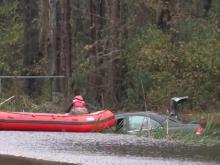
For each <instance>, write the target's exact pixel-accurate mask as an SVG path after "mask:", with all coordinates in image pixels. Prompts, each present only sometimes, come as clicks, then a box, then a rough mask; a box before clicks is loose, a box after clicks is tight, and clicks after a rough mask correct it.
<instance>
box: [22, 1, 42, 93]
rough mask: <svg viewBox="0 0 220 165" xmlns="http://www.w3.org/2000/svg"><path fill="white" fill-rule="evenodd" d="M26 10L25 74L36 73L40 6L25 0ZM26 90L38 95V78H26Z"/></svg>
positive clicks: (24, 9)
mask: <svg viewBox="0 0 220 165" xmlns="http://www.w3.org/2000/svg"><path fill="white" fill-rule="evenodd" d="M22 6H23V7H24V8H23V12H24V68H25V72H24V75H35V74H36V71H35V66H36V64H37V62H38V61H39V42H38V39H39V36H38V35H39V33H38V22H37V19H38V7H37V2H36V1H29V0H23V5H22ZM25 84H26V85H25V88H26V89H25V91H26V93H27V94H28V95H30V96H35V95H38V94H39V93H38V92H39V91H40V90H39V89H37V88H38V85H37V80H36V79H27V80H25Z"/></svg>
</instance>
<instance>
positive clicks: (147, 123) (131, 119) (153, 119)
mask: <svg viewBox="0 0 220 165" xmlns="http://www.w3.org/2000/svg"><path fill="white" fill-rule="evenodd" d="M115 118H116V124H115V127H114V131H115V132H120V133H132V134H136V133H139V132H146V131H157V130H161V129H167V128H168V130H169V132H186V133H188V132H193V133H195V134H197V135H200V134H202V132H203V128H202V127H201V125H200V124H191V123H189V124H185V123H182V122H181V121H179V120H178V119H176V118H175V117H170V116H166V115H162V114H158V113H155V112H149V111H147V112H132V113H122V114H116V115H115Z"/></svg>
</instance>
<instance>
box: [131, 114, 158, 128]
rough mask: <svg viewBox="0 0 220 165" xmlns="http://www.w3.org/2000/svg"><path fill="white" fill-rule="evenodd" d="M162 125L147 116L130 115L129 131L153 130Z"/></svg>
mask: <svg viewBox="0 0 220 165" xmlns="http://www.w3.org/2000/svg"><path fill="white" fill-rule="evenodd" d="M159 127H161V125H160V124H159V123H158V122H157V121H155V120H153V119H150V118H148V117H146V116H130V117H129V131H135V130H136V131H140V130H152V129H157V128H159Z"/></svg>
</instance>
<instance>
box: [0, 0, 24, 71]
mask: <svg viewBox="0 0 220 165" xmlns="http://www.w3.org/2000/svg"><path fill="white" fill-rule="evenodd" d="M22 28H23V25H22V18H21V15H20V14H19V0H15V1H5V0H3V1H1V3H0V38H1V40H0V54H1V56H0V59H1V60H0V61H1V62H0V73H1V74H5V73H7V74H13V73H15V72H18V70H19V69H21V67H19V66H21V62H22V61H21V59H22V58H21V51H22V46H23V44H22Z"/></svg>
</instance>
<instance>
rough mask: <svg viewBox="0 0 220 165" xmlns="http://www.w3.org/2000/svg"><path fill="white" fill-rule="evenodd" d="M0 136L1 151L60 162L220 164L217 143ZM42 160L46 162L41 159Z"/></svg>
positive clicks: (43, 134)
mask: <svg viewBox="0 0 220 165" xmlns="http://www.w3.org/2000/svg"><path fill="white" fill-rule="evenodd" d="M0 139H1V140H0V154H1V155H14V156H17V158H19V157H26V158H34V159H41V160H47V161H56V162H58V163H59V162H63V164H65V163H71V164H83V165H120V164H121V165H134V164H137V165H148V164H149V165H150V164H154V165H176V164H181V165H205V164H207V165H215V164H220V156H219V153H220V145H219V146H217V145H216V146H209V147H206V146H193V147H192V146H189V145H186V144H180V143H178V142H170V141H167V140H156V139H152V138H146V137H137V136H135V135H120V134H102V133H63V132H56V133H50V132H16V131H12V132H7V131H1V132H0ZM11 160H12V159H11ZM31 160H32V159H31ZM12 161H13V160H12ZM14 161H16V162H17V160H14ZM16 164H18V163H16ZM29 164H30V163H29ZM38 164H40V163H38ZM41 164H42V165H43V164H47V163H45V162H41Z"/></svg>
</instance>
